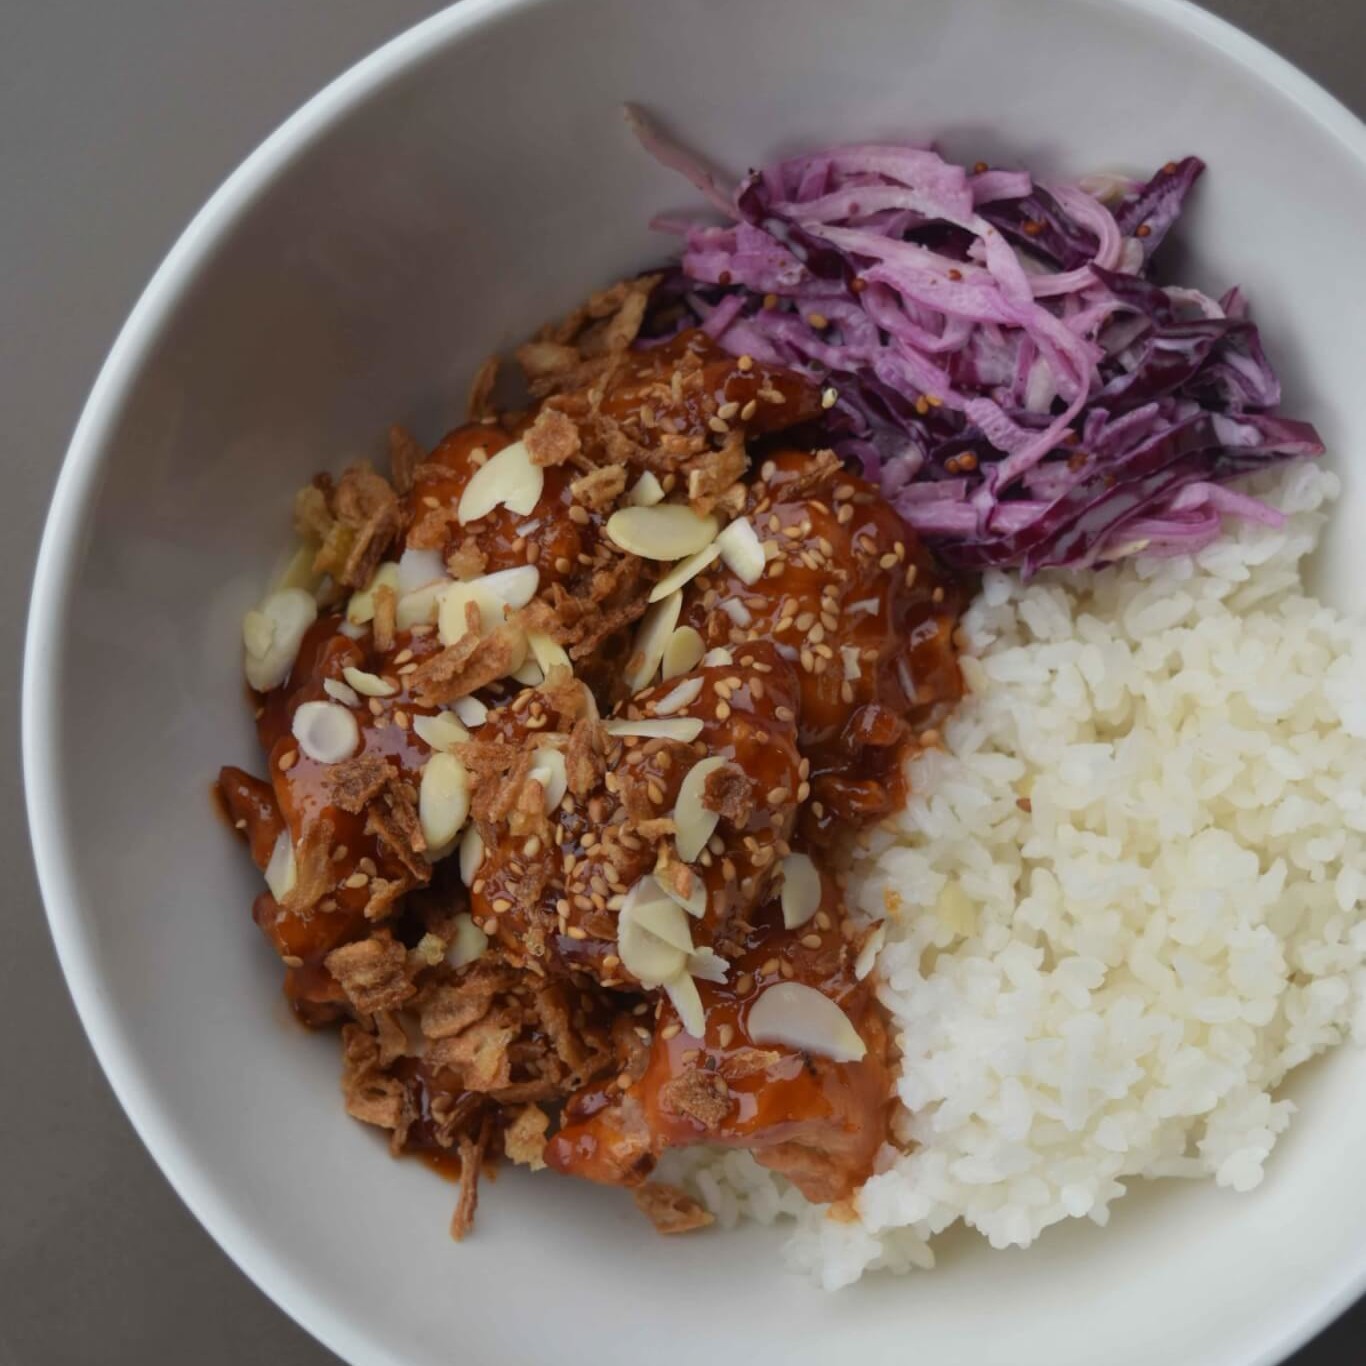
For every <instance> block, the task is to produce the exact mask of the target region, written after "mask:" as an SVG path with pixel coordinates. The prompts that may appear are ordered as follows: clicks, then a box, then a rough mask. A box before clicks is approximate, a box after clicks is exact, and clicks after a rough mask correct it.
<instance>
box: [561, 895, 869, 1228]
mask: <svg viewBox="0 0 1366 1366" xmlns="http://www.w3.org/2000/svg"><path fill="white" fill-rule="evenodd" d="M822 921H823V922H824V924H822ZM863 937H864V931H861V930H859V931H855V930H853V927H846V926H845V923H844V911H843V903H842V900H841V897H840V894H839V891H838V888H837V887H836V886H835V883H834V881H833V879H832V878H830V877H829V876H828V875H823V877H822V898H821V904H820V909H819V911H818V912H817V917H813V919H812V920H811V921H810V922H808V923H807V924H806V925H803V926H799V927H798V928H796V929H793V930H788V929H785V928H784V926H783V919H782V912H781V909H780V908H779V907H778V906H776V905H769V906H767V907H765V908H764V910H763V911H762V912H761V913H759V914H757V915H756V916H755V917H754V925H753V928H752V929H751V930H750V931H749V933H748V934H747V936H746V938H745V941H744V943H743V945H742V946H741V947H740V950H739V952H738V954H737V956H736V957H735V958H734V960H733V961H732V962H731V964H730V971H729V975H728V978H727V980H726V981H725V982H723V983H711V982H701V983H699V989H700V993H701V996H702V1002H703V1005H704V1008H705V1012H706V1028H705V1030H704V1032H703V1034H702V1036H701V1037H695V1036H693V1035H691V1034H689V1033H688V1032H687V1031H686V1029H684V1028H683V1027H682V1025H681V1023H680V1021H679V1019H678V1015H677V1013H676V1012H675V1011H674V1009H673V1007H672V1006H671V1005H670V1004H669V1003H668V1002H665V1003H664V1004H663V1007H662V1009H661V1012H660V1015H659V1019H658V1022H657V1024H656V1027H655V1031H654V1036H653V1043H652V1045H651V1049H650V1055H649V1062H648V1065H647V1066H646V1068H645V1070H644V1072H643V1074H641V1075H640V1076H639V1077H638V1078H637V1079H635V1080H632V1081H631V1083H630V1084H629V1085H627V1086H625V1087H623V1086H622V1084H621V1079H620V1078H612V1079H610V1080H607V1081H604V1082H600V1083H597V1084H595V1085H593V1086H590V1087H587V1088H585V1090H583V1091H582V1092H580V1093H579V1094H578V1095H576V1096H574V1097H573V1098H572V1099H571V1100H570V1101H569V1103H568V1104H567V1105H566V1107H565V1110H564V1118H563V1122H562V1124H561V1127H560V1129H559V1132H558V1133H556V1134H555V1135H554V1137H553V1138H552V1139H551V1140H550V1142H549V1144H548V1145H547V1147H546V1150H545V1160H546V1163H547V1165H549V1166H551V1167H553V1168H554V1169H555V1170H557V1171H561V1172H566V1173H569V1174H572V1175H575V1176H582V1177H587V1178H588V1179H589V1180H593V1181H601V1182H605V1183H608V1184H613V1185H627V1186H634V1185H637V1184H638V1183H639V1182H640V1181H642V1180H644V1178H645V1177H646V1176H648V1175H649V1173H650V1172H651V1171H652V1170H653V1168H654V1165H655V1162H656V1161H657V1159H658V1157H659V1155H660V1154H661V1153H662V1152H663V1151H664V1150H665V1149H667V1148H672V1147H682V1146H687V1145H689V1144H694V1143H712V1144H725V1145H731V1146H735V1147H741V1148H749V1149H751V1150H752V1151H753V1152H754V1155H755V1157H756V1158H757V1160H758V1161H759V1162H761V1163H763V1164H764V1165H765V1166H767V1167H771V1168H772V1169H773V1170H775V1171H779V1172H781V1173H783V1175H785V1176H786V1177H788V1179H789V1180H791V1181H792V1182H793V1184H794V1185H796V1186H797V1187H798V1189H800V1190H801V1191H802V1193H803V1194H804V1195H806V1196H807V1198H808V1199H810V1200H813V1201H816V1202H818V1203H821V1204H825V1203H830V1202H833V1201H836V1200H842V1199H845V1198H847V1197H848V1196H849V1195H850V1194H852V1192H853V1191H854V1190H855V1189H856V1188H857V1187H858V1185H859V1184H860V1183H861V1182H862V1181H863V1180H864V1178H865V1177H866V1176H867V1174H868V1172H869V1171H870V1170H871V1168H872V1161H873V1156H874V1154H875V1153H876V1151H877V1149H878V1147H879V1145H880V1144H881V1143H882V1142H883V1141H884V1140H885V1139H886V1135H887V1123H888V1116H889V1109H890V1088H891V1072H890V1068H889V1064H888V1039H887V1034H886V1029H885V1026H884V1024H883V1019H882V1015H881V1013H880V1010H879V1008H878V1006H877V1003H876V1000H875V998H874V995H873V991H872V986H871V983H870V982H867V981H863V982H860V981H859V980H858V979H857V977H856V974H855V971H854V966H855V963H856V961H857V957H858V951H859V948H860V947H861V944H862V940H863ZM788 982H797V983H801V984H803V985H805V986H808V987H811V988H813V989H815V990H817V991H819V992H821V993H822V995H824V996H827V997H828V998H829V999H830V1000H832V1001H834V1002H835V1003H836V1004H838V1005H839V1007H840V1008H841V1009H842V1010H843V1011H844V1013H845V1015H846V1016H847V1017H848V1019H849V1021H850V1022H851V1023H852V1024H853V1026H854V1028H855V1029H856V1030H857V1032H858V1034H859V1035H860V1037H861V1038H862V1040H863V1042H864V1044H865V1046H866V1049H867V1051H866V1052H865V1054H864V1056H863V1057H862V1058H860V1059H858V1060H857V1061H854V1062H835V1061H832V1060H831V1059H830V1058H828V1057H822V1056H819V1055H817V1054H814V1053H802V1052H800V1051H798V1050H797V1049H795V1048H792V1047H790V1046H788V1045H786V1044H783V1043H777V1042H773V1041H772V1040H768V1039H759V1040H756V1039H754V1038H752V1037H751V1036H750V1034H749V1032H748V1023H747V1022H748V1019H749V1014H750V1011H751V1009H752V1008H753V1006H754V1003H755V1002H756V1001H757V1000H758V999H759V997H760V996H762V994H763V993H764V991H765V990H767V989H768V988H769V987H772V986H775V985H777V984H780V983H788Z"/></svg>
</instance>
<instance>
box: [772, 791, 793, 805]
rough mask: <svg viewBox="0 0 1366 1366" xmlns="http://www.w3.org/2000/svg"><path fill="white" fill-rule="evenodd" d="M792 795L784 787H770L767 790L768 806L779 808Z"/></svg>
mask: <svg viewBox="0 0 1366 1366" xmlns="http://www.w3.org/2000/svg"><path fill="white" fill-rule="evenodd" d="M791 795H792V793H791V792H790V791H789V790H788V789H787V788H785V787H770V788H769V790H768V804H769V805H770V806H781V805H782V804H783V803H784V802H785V801H786V800H787V799H788V798H789V797H790V796H791Z"/></svg>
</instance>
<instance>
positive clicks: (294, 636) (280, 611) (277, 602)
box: [242, 588, 677, 692]
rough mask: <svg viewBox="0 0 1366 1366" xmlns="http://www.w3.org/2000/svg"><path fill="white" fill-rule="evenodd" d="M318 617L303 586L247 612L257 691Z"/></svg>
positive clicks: (292, 655) (274, 681)
mask: <svg viewBox="0 0 1366 1366" xmlns="http://www.w3.org/2000/svg"><path fill="white" fill-rule="evenodd" d="M317 619H318V604H317V603H316V602H314V601H313V595H312V594H311V593H306V592H304V590H303V589H302V588H282V589H280V591H279V592H278V593H272V594H270V596H269V597H267V598H266V599H265V601H264V602H262V604H261V605H260V606H259V607H257V608H256V609H255V610H253V611H251V612H248V613H247V614H246V616H245V617H244V618H243V619H242V643H243V645H244V646H245V647H246V659H245V662H244V666H243V669H244V672H245V673H246V675H247V682H248V683H250V684H251V686H252V687H253V688H255V689H256V691H257V692H269V691H270V690H271V689H272V688H278V687H279V686H280V684H281V683H283V682H284V681H285V679H286V678H288V677H289V671H290V670H291V669H292V668H293V667H294V661H295V660H296V659H297V658H298V657H299V646H300V645H301V644H302V643H303V638H304V633H305V632H306V631H307V630H308V628H309V627H310V626H312V625H313V623H314V622H315V621H316V620H317ZM676 619H677V618H676V617H675V620H676Z"/></svg>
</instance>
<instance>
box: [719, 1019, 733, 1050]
mask: <svg viewBox="0 0 1366 1366" xmlns="http://www.w3.org/2000/svg"><path fill="white" fill-rule="evenodd" d="M734 1039H735V1026H734V1025H729V1024H723V1025H722V1026H721V1027H720V1028H719V1029H718V1030H717V1031H716V1042H717V1043H719V1044H720V1045H721V1047H722V1048H729V1047H730V1046H731V1044H732V1042H733V1041H734Z"/></svg>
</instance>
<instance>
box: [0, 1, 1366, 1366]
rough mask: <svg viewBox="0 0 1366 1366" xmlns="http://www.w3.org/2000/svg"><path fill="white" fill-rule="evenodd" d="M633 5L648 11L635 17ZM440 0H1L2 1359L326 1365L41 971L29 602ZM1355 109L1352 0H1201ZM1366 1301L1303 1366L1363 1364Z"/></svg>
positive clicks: (1362, 82) (1358, 37)
mask: <svg viewBox="0 0 1366 1366" xmlns="http://www.w3.org/2000/svg"><path fill="white" fill-rule="evenodd" d="M647 2H648V0H642V3H647ZM439 8H441V5H440V3H435V2H434V0H0V185H3V186H4V187H5V189H4V201H3V208H2V209H0V424H2V425H3V433H4V435H3V443H4V444H3V448H2V449H3V459H4V467H5V470H6V476H7V477H6V484H5V497H4V499H3V501H0V566H3V570H2V572H0V577H4V578H5V579H6V580H7V581H8V582H9V584H10V589H9V590H8V592H7V594H6V596H5V598H4V599H3V601H0V659H3V666H2V667H0V704H2V705H3V707H4V709H5V713H6V715H7V716H8V717H9V722H8V724H7V725H6V726H5V728H4V730H3V732H0V774H3V782H4V786H3V789H2V790H0V803H2V804H3V805H0V813H2V814H3V817H4V819H3V822H2V823H0V831H2V833H0V839H3V841H4V858H3V865H4V866H5V867H7V868H8V869H9V870H10V872H9V878H10V881H9V891H8V893H7V894H6V897H5V902H4V906H5V912H4V918H5V934H4V937H3V948H0V1026H2V1027H0V1037H3V1038H6V1039H8V1040H9V1042H8V1043H7V1045H6V1046H5V1047H3V1048H0V1366H68V1364H69V1366H87V1364H88V1363H96V1362H99V1363H103V1364H104V1366H121V1363H139V1366H142V1364H143V1363H160V1362H180V1361H182V1360H186V1361H188V1360H191V1359H193V1360H194V1361H195V1362H196V1366H226V1363H236V1362H244V1361H254V1362H267V1363H271V1366H319V1364H320V1363H326V1362H331V1361H334V1358H333V1357H332V1356H331V1355H330V1354H329V1353H328V1352H326V1351H325V1350H324V1349H323V1348H321V1347H319V1346H318V1345H317V1344H316V1343H314V1342H313V1341H312V1340H311V1339H310V1338H308V1337H307V1336H306V1335H305V1334H304V1333H303V1332H302V1330H300V1329H299V1328H297V1327H295V1326H294V1324H293V1323H292V1322H290V1321H289V1320H288V1319H286V1318H285V1317H284V1315H283V1314H281V1313H280V1312H279V1311H278V1310H276V1309H275V1308H274V1306H273V1305H271V1304H270V1303H269V1301H267V1300H266V1299H265V1297H264V1296H262V1295H261V1294H259V1293H258V1292H257V1291H256V1290H255V1289H254V1288H253V1287H252V1286H251V1285H250V1284H249V1283H248V1282H247V1281H246V1280H245V1278H244V1277H243V1276H242V1275H241V1274H240V1273H239V1272H238V1271H237V1270H236V1269H235V1268H234V1267H233V1266H232V1264H231V1263H230V1262H229V1261H228V1259H227V1258H226V1257H225V1256H224V1255H223V1254H222V1253H221V1252H220V1251H219V1250H218V1248H217V1247H216V1246H215V1245H214V1243H213V1242H212V1241H211V1240H210V1239H209V1237H208V1235H207V1234H205V1233H204V1232H203V1230H202V1229H200V1228H199V1226H198V1225H197V1224H196V1223H195V1222H194V1220H193V1219H192V1218H191V1217H190V1216H189V1214H188V1213H187V1212H186V1211H185V1210H184V1208H182V1206H181V1205H180V1203H179V1201H178V1200H177V1199H176V1197H175V1196H174V1194H172V1192H171V1189H170V1187H169V1186H167V1185H166V1183H165V1182H164V1181H163V1180H162V1178H161V1176H160V1175H159V1173H158V1172H157V1169H156V1167H155V1166H154V1164H153V1163H152V1161H151V1159H150V1158H149V1157H148V1155H147V1154H146V1152H145V1151H144V1150H143V1148H142V1146H141V1144H140V1143H139V1142H138V1140H137V1138H136V1137H135V1136H134V1134H133V1131H132V1129H131V1128H130V1127H129V1125H128V1122H127V1120H126V1119H125V1118H124V1116H123V1113H122V1111H121V1110H120V1109H119V1107H118V1105H117V1104H116V1103H115V1101H114V1099H113V1096H112V1095H111V1093H110V1091H109V1088H108V1086H107V1085H106V1083H105V1081H104V1078H103V1076H102V1075H101V1073H100V1070H99V1068H98V1067H97V1066H96V1063H95V1060H94V1057H93V1055H92V1054H91V1052H90V1049H89V1047H88V1046H87V1044H86V1041H85V1038H84V1036H83V1035H82V1033H81V1030H80V1026H79V1025H78V1023H77V1021H76V1016H75V1014H74V1012H73V1010H72V1008H71V1003H70V1001H69V999H68V997H67V993H66V989H65V987H64V985H63V983H62V980H61V976H60V974H59V972H58V970H57V963H56V959H55V957H54V955H53V952H52V947H51V943H50V941H49V938H48V933H47V925H46V923H45V921H44V918H43V914H42V908H41V906H40V904H39V899H38V893H37V889H36V887H35V885H34V879H33V875H32V871H31V860H30V855H29V850H28V842H27V836H26V830H25V824H24V816H23V806H22V799H21V793H20V775H19V755H18V711H19V699H18V694H19V671H20V656H21V641H22V630H23V622H24V613H25V602H26V597H27V589H28V584H29V581H30V577H31V574H32V566H33V559H34V555H35V552H36V549H37V543H38V536H39V531H40V529H41V525H42V518H43V513H44V510H45V507H46V504H47V500H48V497H49V495H50V492H51V489H52V484H53V481H54V479H55V478H56V474H57V469H58V465H59V464H60V462H61V458H62V452H63V450H64V448H65V446H66V442H67V439H68V437H69V435H70V433H71V430H72V427H73V425H74V423H75V420H76V417H77V414H78V413H79V411H80V407H81V404H82V402H83V401H84V398H85V395H86V391H87V390H88V388H89V386H90V384H91V382H92V381H93V379H94V377H95V374H96V371H97V370H98V368H99V365H100V362H101V360H102V358H103V356H104V353H105V351H106V350H107V348H108V347H109V345H110V343H111V342H112V341H113V339H114V336H115V334H116V332H117V331H118V328H119V326H120V325H121V323H122V321H123V319H124V317H125V315H126V314H127V313H128V310H129V309H130V308H131V307H132V304H133V302H134V300H135V299H136V297H137V295H138V293H139V291H140V290H141V289H142V286H143V284H144V283H145V282H146V280H147V279H148V277H149V276H150V275H151V273H152V271H153V270H154V268H155V267H156V265H157V263H158V261H159V260H160V259H161V257H162V255H163V254H164V253H165V252H166V250H167V249H168V248H169V247H170V245H171V243H172V242H173V241H174V240H175V237H176V236H177V234H178V233H179V232H180V230H181V228H182V227H183V226H184V225H185V223H186V222H188V220H189V218H190V216H191V215H192V214H193V213H194V211H195V210H196V209H197V208H198V207H199V205H200V204H201V203H202V202H203V201H204V200H205V199H206V198H207V197H208V195H209V194H210V193H211V192H212V190H213V189H214V188H215V186H217V185H218V183H219V182H220V181H221V180H222V179H223V177H224V176H225V175H227V173H228V172H229V171H231V170H232V168H233V167H234V166H235V165H236V164H237V163H238V162H239V161H240V160H241V159H242V158H243V157H244V156H245V155H246V154H247V153H248V152H250V151H251V149H252V148H253V147H254V146H255V145H256V144H257V143H258V142H259V141H260V140H261V139H262V138H263V137H264V136H265V135H266V134H267V133H269V132H270V131H271V129H272V128H274V127H275V126H276V125H277V124H278V123H279V122H280V121H281V120H282V119H284V118H285V117H286V116H287V115H288V114H289V113H290V112H291V111H292V110H293V109H295V108H296V107H297V106H298V105H299V104H300V103H301V102H302V101H303V100H304V99H306V98H307V97H308V96H309V95H311V94H313V92H314V91H316V90H317V89H318V88H320V87H321V86H322V85H324V84H326V82H327V81H329V80H330V79H331V78H332V77H333V76H335V75H336V74H337V73H338V72H340V71H341V70H343V69H344V68H345V67H346V66H348V65H349V64H350V63H352V62H353V61H355V60H356V59H357V58H359V57H361V56H363V55H364V54H365V53H367V52H368V51H370V50H371V49H372V48H374V47H376V46H377V45H378V44H380V43H382V42H383V41H384V40H385V39H387V38H389V37H390V36H392V35H393V34H395V33H397V32H399V31H400V30H402V29H403V28H405V27H407V26H408V25H410V24H411V23H413V22H415V21H416V20H418V19H421V18H423V17H425V16H426V15H428V14H430V13H432V12H434V11H435V10H437V9H439ZM1211 8H1213V9H1216V10H1218V11H1219V12H1221V13H1222V14H1224V15H1226V16H1227V17H1228V18H1230V19H1233V20H1234V21H1235V22H1237V23H1239V24H1240V25H1242V26H1243V27H1244V28H1246V29H1248V30H1250V31H1251V32H1253V33H1255V34H1256V35H1258V36H1259V37H1261V38H1263V39H1264V40H1265V41H1267V42H1268V43H1270V44H1271V45H1272V46H1273V47H1276V48H1278V49H1279V50H1280V51H1282V52H1283V53H1285V54H1286V55H1287V56H1288V57H1290V58H1291V59H1292V60H1293V61H1295V62H1297V63H1298V64H1299V65H1300V66H1302V67H1303V68H1304V69H1305V70H1306V71H1308V72H1309V73H1310V74H1312V75H1313V76H1315V77H1316V78H1317V79H1318V80H1320V81H1321V82H1323V84H1324V85H1326V86H1327V87H1328V88H1329V89H1330V90H1332V91H1333V92H1334V93H1335V94H1337V95H1338V96H1339V97H1340V98H1342V99H1344V100H1345V101H1346V102H1347V103H1348V104H1350V105H1352V106H1353V107H1354V108H1355V109H1356V110H1357V111H1358V112H1363V113H1366V77H1363V74H1362V66H1361V54H1362V52H1363V50H1366V4H1364V3H1363V0H1213V3H1212V4H1211ZM1363 1340H1366V1307H1359V1308H1358V1310H1357V1311H1356V1312H1355V1314H1354V1315H1351V1316H1349V1317H1348V1318H1347V1319H1344V1320H1343V1321H1342V1322H1341V1323H1339V1324H1338V1325H1337V1326H1336V1327H1335V1328H1334V1329H1332V1330H1330V1331H1329V1332H1328V1333H1327V1334H1325V1335H1324V1337H1322V1338H1320V1339H1319V1341H1318V1342H1317V1343H1315V1344H1314V1345H1313V1346H1312V1347H1311V1348H1308V1349H1306V1350H1305V1352H1304V1353H1303V1354H1302V1355H1301V1356H1300V1357H1298V1358H1296V1366H1330V1363H1338V1362H1342V1363H1346V1362H1349V1361H1350V1362H1359V1361H1361V1360H1362V1359H1363V1354H1364V1353H1366V1347H1363V1345H1362V1344H1363Z"/></svg>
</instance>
